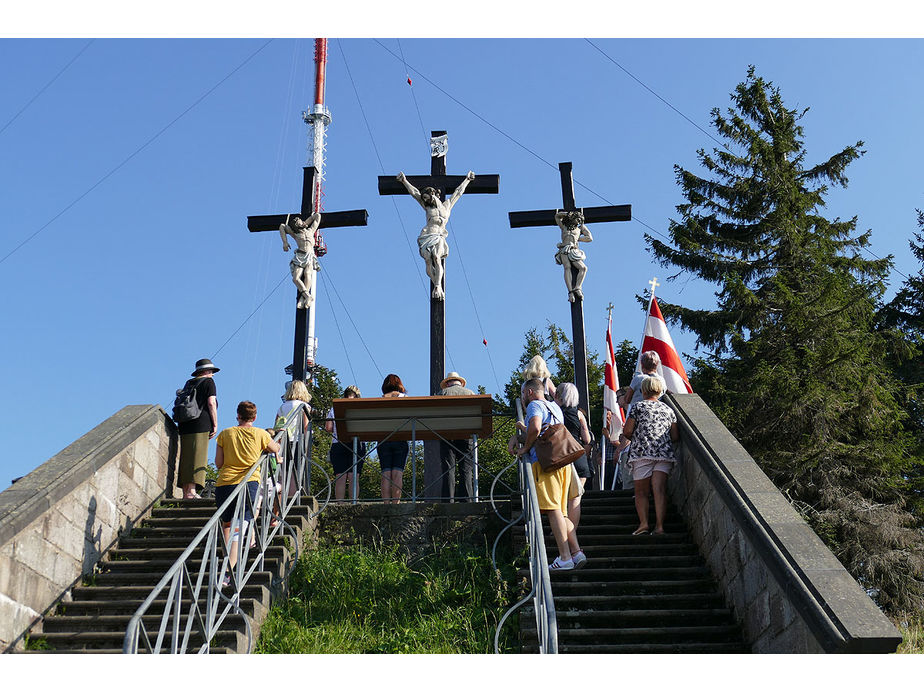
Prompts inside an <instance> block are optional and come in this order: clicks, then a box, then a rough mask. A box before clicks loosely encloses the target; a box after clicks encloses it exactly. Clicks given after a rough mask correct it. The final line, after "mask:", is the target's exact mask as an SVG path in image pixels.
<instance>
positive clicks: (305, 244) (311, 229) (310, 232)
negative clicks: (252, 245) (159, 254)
mask: <svg viewBox="0 0 924 693" xmlns="http://www.w3.org/2000/svg"><path fill="white" fill-rule="evenodd" d="M320 224H321V214H320V213H319V212H315V213H314V214H312V215H311V216H310V217H308V218H307V219H302V218H301V217H298V216H296V217H295V218H293V219H292V221H291V224H290V223H289V219H288V218H287V219H286V223H285V224H280V225H279V235H280V237H282V250H283V252H285V253H287V252H289V241H288V239H287V238H286V235H289V236H292V238H294V239H295V244H296V246H298V247H297V248H296V250H295V254H294V255H293V256H292V259H291V260H290V261H289V270H290V271H291V272H292V283H293V284H295V288H296V289H298V305H297V307H298V308H310V307H311V305H312V304H313V303H314V296H312V295H311V284H312V279H313V278H314V273H315V271H316V270H319V269H320V265H318V261H317V258H316V257H315V254H314V241H315V233H316V232H317V230H318V226H320Z"/></svg>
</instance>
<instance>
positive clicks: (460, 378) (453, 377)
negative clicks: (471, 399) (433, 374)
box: [440, 371, 465, 390]
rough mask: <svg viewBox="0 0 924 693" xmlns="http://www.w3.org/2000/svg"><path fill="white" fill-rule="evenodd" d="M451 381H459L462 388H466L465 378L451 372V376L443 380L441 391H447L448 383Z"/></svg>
mask: <svg viewBox="0 0 924 693" xmlns="http://www.w3.org/2000/svg"><path fill="white" fill-rule="evenodd" d="M450 380H458V381H459V382H460V383H462V387H465V378H463V377H462V376H461V375H459V374H458V373H456V372H455V371H450V372H449V374H448V375H447V376H446V377H445V378H443V382H441V383H440V389H441V390H445V389H446V383H448V382H449V381H450Z"/></svg>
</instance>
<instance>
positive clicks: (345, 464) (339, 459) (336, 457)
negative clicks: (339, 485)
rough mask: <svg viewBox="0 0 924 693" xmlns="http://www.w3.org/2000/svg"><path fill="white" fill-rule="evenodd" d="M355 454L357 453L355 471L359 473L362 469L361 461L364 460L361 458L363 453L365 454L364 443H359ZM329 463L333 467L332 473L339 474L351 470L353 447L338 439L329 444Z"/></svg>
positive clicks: (363, 461)
mask: <svg viewBox="0 0 924 693" xmlns="http://www.w3.org/2000/svg"><path fill="white" fill-rule="evenodd" d="M357 454H358V455H359V462H358V463H357V468H356V471H357V472H358V473H360V474H361V473H362V471H363V463H365V461H366V460H365V459H364V458H363V455H365V454H366V444H365V443H360V444H359V449H358V451H357ZM330 463H331V466H332V467H333V468H334V474H337V475H340V474H343V473H345V472H349V471H351V470H352V467H353V448H352V447H347V446H346V445H344V444H343V443H341V442H339V441H338V442H336V443H334V444H333V445H331V446H330Z"/></svg>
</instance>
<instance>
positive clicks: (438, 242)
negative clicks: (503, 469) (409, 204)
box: [379, 130, 500, 495]
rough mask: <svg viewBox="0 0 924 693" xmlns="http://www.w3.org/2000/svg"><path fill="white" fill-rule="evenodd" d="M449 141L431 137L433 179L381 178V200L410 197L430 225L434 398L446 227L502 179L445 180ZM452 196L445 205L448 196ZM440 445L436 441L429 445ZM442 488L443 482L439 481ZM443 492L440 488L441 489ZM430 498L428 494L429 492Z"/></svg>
mask: <svg viewBox="0 0 924 693" xmlns="http://www.w3.org/2000/svg"><path fill="white" fill-rule="evenodd" d="M447 151H448V138H447V136H446V131H445V130H433V131H431V133H430V175H429V176H405V175H404V174H403V173H401V174H399V175H398V177H397V178H394V177H392V176H379V195H411V196H412V197H413V198H414V199H415V200H417V201H418V202H419V203H420V205H421V206H422V207H423V208H424V211H425V212H426V216H427V222H426V225H425V226H424V227H423V229H421V232H420V236H419V237H418V239H417V243H418V246H419V247H420V254H421V256H422V257H423V258H424V261H425V262H426V264H427V275H428V276H429V277H430V284H431V289H430V292H429V293H430V394H431V395H438V394H439V393H440V383H441V382H442V381H443V378H444V377H446V300H445V299H446V256H447V255H448V254H449V246H448V244H447V242H446V237H447V236H448V230H447V229H446V223H447V222H448V220H449V212H450V211H451V209H452V207H453V205H455V203H456V202H458V200H459V198H460V197H461V196H462V193H466V194H468V195H471V194H495V195H496V194H497V192H498V191H499V189H500V176H499V175H497V174H479V175H477V176H476V175H475V174H474V173H472V172H471V171H469V172H468V174H467V175H464V176H458V175H455V176H449V175H446V153H447ZM450 191H452V196H451V197H450V199H449V200H446V195H447V194H448V193H449V192H450ZM430 442H431V443H435V442H436V441H430ZM424 459H425V471H424V478H425V481H424V484H425V487H426V488H427V489H429V488H431V480H432V479H436V478H438V476H439V473H440V467H439V452H438V446H435V445H429V444H428V445H426V447H425V452H424ZM436 483H437V485H438V482H436ZM437 487H438V486H437ZM425 495H429V493H427V492H426V490H425Z"/></svg>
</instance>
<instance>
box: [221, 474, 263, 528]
mask: <svg viewBox="0 0 924 693" xmlns="http://www.w3.org/2000/svg"><path fill="white" fill-rule="evenodd" d="M259 487H260V482H259V481H248V482H247V493H248V494H249V495H250V503H248V502H247V501H246V500H245V501H244V519H245V520H247V521H248V522H249V521H250V520H252V519H253V513H252V512H251V511H250V508H251V507H252V506H253V502H254V500H255V499H256V497H257V489H258V488H259ZM236 489H237V484H228V485H227V486H216V487H215V507H218V508H220V507H221V506H222V504H223V503H224V502H225V501H226V500H228V496H230V495H231V494H232V493H234V491H235V490H236ZM236 505H237V503H231V504H230V505H229V506H228V507H227V508H225V511H224V512H223V513H222V514H221V520H222V522H231V521H232V520H233V519H234V508H235V506H236Z"/></svg>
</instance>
